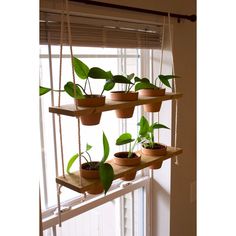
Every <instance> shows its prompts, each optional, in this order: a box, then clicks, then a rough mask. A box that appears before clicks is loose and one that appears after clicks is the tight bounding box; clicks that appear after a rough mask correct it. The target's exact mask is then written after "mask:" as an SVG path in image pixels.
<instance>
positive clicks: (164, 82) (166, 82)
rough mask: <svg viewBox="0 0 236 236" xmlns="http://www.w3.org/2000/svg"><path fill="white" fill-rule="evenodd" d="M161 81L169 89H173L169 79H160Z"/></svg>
mask: <svg viewBox="0 0 236 236" xmlns="http://www.w3.org/2000/svg"><path fill="white" fill-rule="evenodd" d="M160 81H161V82H162V83H163V84H164V85H166V86H167V87H169V88H171V85H170V82H169V80H168V79H165V78H162V77H161V78H160Z"/></svg>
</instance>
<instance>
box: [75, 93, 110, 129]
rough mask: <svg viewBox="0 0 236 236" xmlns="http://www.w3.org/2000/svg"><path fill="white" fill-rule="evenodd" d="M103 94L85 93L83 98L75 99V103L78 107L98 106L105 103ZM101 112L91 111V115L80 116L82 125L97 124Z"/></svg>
mask: <svg viewBox="0 0 236 236" xmlns="http://www.w3.org/2000/svg"><path fill="white" fill-rule="evenodd" d="M105 98H106V97H105V96H101V95H86V96H85V98H84V99H76V105H77V106H80V107H100V106H103V105H105ZM101 115H102V113H101V112H98V113H93V114H92V115H85V116H81V117H80V119H81V122H82V124H83V125H97V124H99V122H100V119H101Z"/></svg>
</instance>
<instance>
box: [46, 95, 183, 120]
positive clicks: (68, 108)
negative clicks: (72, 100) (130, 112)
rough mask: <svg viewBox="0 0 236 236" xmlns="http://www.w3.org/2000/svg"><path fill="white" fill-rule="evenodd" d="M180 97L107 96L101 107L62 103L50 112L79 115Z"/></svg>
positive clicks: (50, 109)
mask: <svg viewBox="0 0 236 236" xmlns="http://www.w3.org/2000/svg"><path fill="white" fill-rule="evenodd" d="M180 97H182V94H181V93H166V95H164V96H159V97H143V96H139V99H138V100H137V101H130V102H120V101H111V100H110V99H108V98H107V99H106V104H105V105H104V106H100V107H78V110H76V106H75V105H74V104H68V105H62V106H60V107H58V106H54V107H49V112H51V113H56V114H61V115H66V116H76V117H77V116H83V115H89V114H92V113H97V112H103V111H111V110H116V109H121V108H128V107H132V106H139V105H143V104H151V103H155V102H160V101H166V100H173V99H177V98H180Z"/></svg>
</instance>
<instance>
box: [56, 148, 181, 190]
mask: <svg viewBox="0 0 236 236" xmlns="http://www.w3.org/2000/svg"><path fill="white" fill-rule="evenodd" d="M168 149H169V150H171V151H168V152H167V155H165V156H158V157H150V156H144V155H142V161H141V164H140V165H138V166H131V167H128V166H122V173H118V174H116V173H115V177H114V180H115V179H118V178H120V177H122V176H124V175H125V174H128V173H130V172H131V171H139V170H142V169H144V168H147V167H148V166H151V165H153V164H157V163H159V162H163V161H165V160H167V159H170V158H172V157H175V156H177V155H180V154H182V153H183V149H181V148H176V149H175V148H173V147H168ZM137 153H138V154H140V151H138V152H137ZM148 158H149V159H151V160H149V161H148V163H146V162H145V159H148ZM108 163H110V164H111V165H112V167H113V168H114V172H115V169H116V168H117V167H118V166H117V165H116V164H114V163H113V162H112V160H109V161H108ZM118 168H121V167H120V166H119V167H118ZM71 179H73V181H70V180H71ZM75 180H76V184H73V183H71V182H75ZM84 181H86V182H87V183H86V185H84V186H80V175H79V171H76V172H74V173H72V174H70V175H66V176H65V177H63V176H60V177H57V178H56V182H57V183H58V184H60V185H62V186H64V187H67V188H69V189H71V190H74V191H76V192H79V193H84V192H86V191H87V190H88V189H90V188H91V187H93V186H95V185H97V183H99V180H88V179H84V178H82V183H83V182H84ZM77 183H78V184H77Z"/></svg>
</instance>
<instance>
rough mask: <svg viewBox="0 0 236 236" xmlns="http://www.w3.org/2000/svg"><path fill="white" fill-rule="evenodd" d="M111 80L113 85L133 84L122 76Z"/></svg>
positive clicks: (116, 76)
mask: <svg viewBox="0 0 236 236" xmlns="http://www.w3.org/2000/svg"><path fill="white" fill-rule="evenodd" d="M112 80H113V81H114V82H115V83H120V84H133V83H132V82H131V81H129V80H128V79H127V78H126V77H125V76H123V75H114V76H113V78H112Z"/></svg>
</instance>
